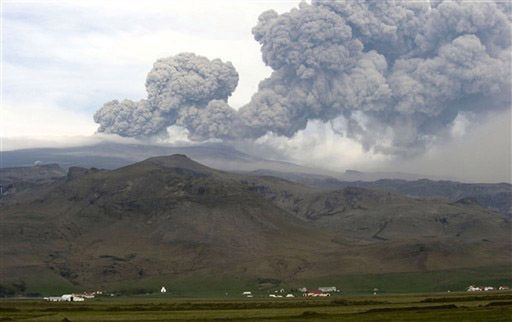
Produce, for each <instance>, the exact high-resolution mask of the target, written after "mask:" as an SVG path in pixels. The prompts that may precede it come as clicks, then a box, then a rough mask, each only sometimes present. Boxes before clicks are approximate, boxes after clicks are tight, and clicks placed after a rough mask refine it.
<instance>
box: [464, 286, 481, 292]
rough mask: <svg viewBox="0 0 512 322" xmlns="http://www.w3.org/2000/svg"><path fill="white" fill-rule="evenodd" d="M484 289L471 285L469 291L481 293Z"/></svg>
mask: <svg viewBox="0 0 512 322" xmlns="http://www.w3.org/2000/svg"><path fill="white" fill-rule="evenodd" d="M481 290H482V289H481V288H480V287H478V286H473V285H470V286H469V287H468V289H467V291H468V292H479V291H481Z"/></svg>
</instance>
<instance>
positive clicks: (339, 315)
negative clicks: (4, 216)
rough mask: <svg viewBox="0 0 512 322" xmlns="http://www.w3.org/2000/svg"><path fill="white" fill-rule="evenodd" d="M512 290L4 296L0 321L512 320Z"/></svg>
mask: <svg viewBox="0 0 512 322" xmlns="http://www.w3.org/2000/svg"><path fill="white" fill-rule="evenodd" d="M511 316H512V292H489V293H456V292H451V293H431V294H407V295H378V296H337V297H330V298H325V299H304V298H294V299H284V298H283V299H274V300H271V299H268V298H263V297H262V298H258V297H255V298H249V299H245V298H216V299H200V298H177V297H161V296H132V297H103V298H102V297H100V298H96V299H94V300H90V301H86V302H82V303H49V302H44V301H43V300H39V299H4V300H2V301H1V302H0V321H73V322H76V321H95V322H102V321H185V320H201V321H214V320H217V321H225V320H229V321H289V320H293V321H438V322H439V321H510V319H511Z"/></svg>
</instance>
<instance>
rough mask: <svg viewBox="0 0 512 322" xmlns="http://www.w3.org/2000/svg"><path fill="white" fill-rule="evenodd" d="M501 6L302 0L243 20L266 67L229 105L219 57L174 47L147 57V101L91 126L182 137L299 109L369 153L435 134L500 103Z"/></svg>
mask: <svg viewBox="0 0 512 322" xmlns="http://www.w3.org/2000/svg"><path fill="white" fill-rule="evenodd" d="M511 12H512V9H511V7H510V5H509V4H506V3H494V2H462V1H431V2H430V3H429V2H407V1H343V2H342V1H313V3H312V4H311V5H310V4H306V3H301V4H300V5H299V8H297V9H293V10H291V11H290V12H288V13H284V14H278V13H276V12H275V11H272V10H270V11H266V12H264V13H262V14H261V15H260V17H259V20H258V23H257V25H256V26H255V27H254V28H253V34H254V38H255V39H256V41H258V42H259V43H260V44H261V52H262V58H263V61H264V62H265V64H267V65H268V66H270V67H271V68H272V69H273V70H274V71H273V72H272V74H271V76H270V77H269V78H267V79H265V80H263V81H262V82H261V83H260V85H259V89H258V91H257V92H256V93H255V94H254V95H253V97H252V98H251V100H250V102H249V103H248V104H247V105H245V106H243V107H242V108H240V109H239V110H238V111H236V110H234V109H232V108H231V107H229V106H228V105H227V103H226V100H227V98H228V97H229V95H230V94H231V93H232V92H233V90H234V89H235V87H236V84H237V81H238V74H237V73H236V71H235V70H234V68H233V66H232V65H231V64H230V63H223V62H221V61H220V60H213V61H208V60H207V59H206V58H204V57H199V56H195V55H193V54H181V55H178V56H176V57H171V58H167V59H163V60H159V61H157V63H155V66H154V68H153V70H152V71H151V72H150V73H149V75H148V79H147V82H146V88H147V91H148V98H147V100H142V101H140V102H131V101H126V100H125V101H122V102H118V101H113V102H109V103H107V104H105V106H104V107H103V108H102V109H100V110H99V111H98V112H97V113H96V115H95V121H96V122H97V123H99V124H100V128H99V131H100V132H109V133H117V134H119V135H123V136H151V135H155V134H159V133H162V132H165V129H166V127H168V126H171V125H175V124H176V125H179V126H182V127H185V128H187V129H188V131H189V136H190V139H192V140H205V139H209V138H219V139H224V140H237V139H243V138H258V137H261V136H263V135H265V134H266V133H269V132H272V133H274V134H277V135H283V136H288V137H291V136H293V135H294V134H295V133H296V132H297V131H299V130H301V129H304V128H305V127H306V125H307V123H308V121H310V120H321V121H323V122H331V124H332V126H333V129H334V130H335V131H336V132H337V133H339V134H340V135H345V136H348V137H350V138H353V139H355V140H358V141H359V142H361V143H362V144H363V146H364V147H365V148H366V149H369V150H373V151H376V152H380V153H390V154H407V153H415V152H417V151H421V150H422V149H424V148H425V146H427V145H428V144H431V143H432V142H435V141H436V140H442V139H443V138H444V137H445V136H446V134H447V133H448V132H449V129H450V127H451V126H452V125H453V122H454V120H455V119H456V118H457V116H459V115H461V114H468V113H469V114H471V115H472V119H478V118H479V117H483V116H484V115H485V114H487V113H492V112H494V111H497V110H499V109H504V108H510V105H511V94H510V89H511V81H510V79H511V72H510V71H511V17H512V15H511Z"/></svg>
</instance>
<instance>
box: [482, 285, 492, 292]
mask: <svg viewBox="0 0 512 322" xmlns="http://www.w3.org/2000/svg"><path fill="white" fill-rule="evenodd" d="M484 291H494V287H492V286H486V287H484Z"/></svg>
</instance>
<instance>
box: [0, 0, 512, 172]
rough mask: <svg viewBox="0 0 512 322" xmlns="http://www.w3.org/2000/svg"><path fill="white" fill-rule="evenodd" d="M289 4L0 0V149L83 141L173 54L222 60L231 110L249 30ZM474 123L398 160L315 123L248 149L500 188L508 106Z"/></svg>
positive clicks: (258, 63)
mask: <svg viewBox="0 0 512 322" xmlns="http://www.w3.org/2000/svg"><path fill="white" fill-rule="evenodd" d="M142 4H143V5H142ZM297 4H298V1H235V0H233V1H219V0H216V1H192V0H187V1H144V2H142V1H133V2H130V1H126V0H123V1H2V24H3V25H2V30H1V31H2V94H3V95H2V100H3V101H2V108H1V115H0V131H1V133H0V137H2V138H3V139H4V147H3V148H4V149H12V148H16V147H26V146H34V145H36V146H37V145H38V144H42V143H40V142H49V141H52V142H53V141H58V142H60V143H62V142H72V141H73V140H76V138H77V137H78V138H81V139H82V140H83V138H84V137H85V138H87V137H88V136H91V135H92V134H93V133H94V132H95V130H96V128H97V124H95V123H94V122H93V119H92V116H93V114H94V112H95V111H96V110H97V109H98V108H99V107H101V106H102V104H103V103H104V102H106V101H109V100H111V99H124V98H129V99H133V100H139V99H141V98H143V97H145V89H144V81H145V78H146V74H147V73H148V71H149V70H150V69H151V66H152V64H153V62H154V61H155V60H156V59H158V58H161V57H167V56H172V55H176V54H178V53H181V52H194V53H196V54H199V55H202V56H206V57H208V58H210V59H214V58H221V59H222V60H223V61H231V62H232V63H233V65H234V66H235V68H236V70H237V71H238V73H239V75H240V80H239V83H238V86H237V89H236V90H235V92H234V94H233V95H232V97H230V99H229V103H230V104H231V105H232V106H233V107H235V108H238V107H240V106H242V105H243V104H245V103H247V102H248V101H249V99H250V97H251V95H252V94H253V93H254V92H255V91H256V89H257V86H258V83H259V81H261V80H262V79H264V78H265V77H267V76H268V75H269V74H270V72H271V69H270V68H268V67H266V66H265V65H264V63H263V62H262V59H261V53H260V48H259V44H258V43H257V42H256V41H255V40H254V38H253V36H252V34H251V29H252V28H253V27H254V26H255V24H256V22H257V18H258V16H259V14H260V13H261V12H263V11H265V10H267V9H274V10H276V11H278V12H280V13H281V12H285V11H289V10H290V9H291V8H292V7H296V6H297ZM462 123H463V122H462ZM480 123H481V124H479V125H478V126H472V127H469V128H468V127H466V126H464V124H461V128H460V129H459V133H455V135H454V136H455V139H454V140H452V141H450V142H447V143H446V144H444V145H442V146H437V147H434V148H432V149H430V150H428V151H427V152H426V153H425V154H423V155H421V156H419V157H416V158H414V159H406V160H397V159H394V158H392V157H390V156H383V155H377V154H371V153H367V152H365V151H364V150H363V149H362V147H361V146H360V145H359V144H358V143H357V142H354V141H351V140H349V139H347V138H342V137H339V136H337V135H335V134H334V133H333V132H332V130H331V129H330V127H328V126H325V125H323V124H322V123H320V122H311V124H309V125H308V127H307V128H306V130H304V131H300V132H299V133H297V134H296V135H295V136H294V137H293V138H291V139H288V138H282V137H269V136H266V137H263V138H260V139H259V140H258V141H256V143H255V144H256V146H257V147H259V148H261V149H262V151H267V150H268V149H269V148H271V149H272V150H273V152H272V153H271V154H272V155H274V156H275V157H280V158H289V159H291V160H295V161H297V162H300V163H303V164H307V165H313V166H318V167H324V168H330V169H333V170H344V169H346V168H355V169H359V170H394V171H399V170H402V171H408V172H419V173H425V174H436V175H442V176H452V177H459V178H463V179H467V180H475V181H510V176H511V169H510V167H511V157H510V149H511V146H510V144H511V143H510V110H509V111H506V112H505V113H502V114H500V115H497V116H494V117H491V118H489V119H486V120H482V122H480ZM30 142H33V143H32V144H31V143H30ZM46 144H49V143H46ZM269 153H270V152H269ZM484 155H485V156H484ZM461 158H463V161H462V162H461Z"/></svg>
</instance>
